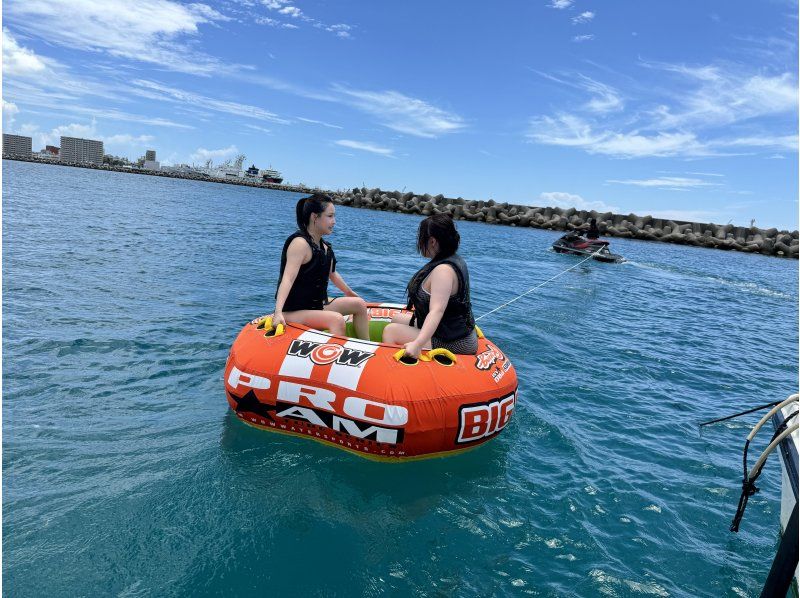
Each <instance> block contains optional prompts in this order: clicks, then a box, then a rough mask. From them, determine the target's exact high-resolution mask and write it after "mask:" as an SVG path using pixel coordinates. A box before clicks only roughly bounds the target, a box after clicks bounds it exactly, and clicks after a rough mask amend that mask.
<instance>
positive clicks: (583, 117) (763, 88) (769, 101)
mask: <svg viewBox="0 0 800 598" xmlns="http://www.w3.org/2000/svg"><path fill="white" fill-rule="evenodd" d="M645 66H647V67H648V68H653V69H655V68H658V69H659V70H665V71H668V72H670V73H674V74H675V75H676V76H677V78H678V79H679V84H675V85H673V86H671V87H670V88H668V89H670V91H667V92H665V91H663V88H660V89H655V90H653V91H654V92H655V93H661V94H662V96H661V97H658V98H657V100H661V103H660V104H657V105H655V107H653V106H647V105H646V104H644V102H645V101H647V100H644V101H643V100H639V105H638V106H637V105H635V104H634V106H633V107H629V106H625V104H626V100H627V101H628V102H630V101H631V100H630V97H634V98H635V97H636V95H638V96H640V97H641V96H643V95H644V96H646V95H647V91H640V92H639V93H638V94H634V95H632V96H630V97H629V98H626V99H623V96H622V94H620V93H619V92H618V91H617V90H616V89H614V88H613V87H611V86H608V85H606V84H604V83H601V82H599V81H595V80H594V79H591V78H589V77H586V76H584V75H577V76H576V75H574V74H573V75H570V76H564V77H563V78H559V77H555V76H553V75H549V74H545V73H539V74H540V75H541V76H543V77H546V78H547V79H550V80H551V81H554V82H556V83H559V84H561V85H564V86H566V87H572V88H575V89H580V90H582V91H585V92H588V94H590V97H589V99H588V101H587V100H586V99H584V100H583V103H582V104H578V103H576V107H575V109H574V111H573V112H571V113H570V112H559V113H555V114H552V115H544V116H536V117H533V118H532V119H531V120H530V127H529V129H528V131H527V134H526V136H527V137H528V139H530V140H532V141H535V142H538V143H544V144H547V145H560V146H567V147H578V148H581V149H583V150H585V151H587V152H589V153H594V154H604V155H610V156H615V157H622V158H637V157H667V156H682V157H701V156H725V155H728V156H730V155H742V154H744V153H747V150H751V151H764V150H766V149H771V150H773V151H774V150H778V151H783V150H787V151H796V150H797V147H798V139H797V135H796V134H786V133H787V131H791V130H792V129H796V121H794V123H793V122H790V121H789V120H787V119H788V118H789V117H790V116H791V115H792V114H794V113H795V112H796V105H797V97H798V91H797V84H796V79H795V77H794V76H793V75H791V74H789V73H784V74H781V75H775V76H768V75H763V74H760V75H755V76H753V75H746V74H742V73H737V72H736V71H735V69H733V68H732V67H728V68H727V69H722V68H720V67H716V66H713V65H711V66H697V67H687V66H684V65H671V64H645ZM687 86H688V89H686V88H687ZM673 90H674V91H673ZM664 95H666V96H671V97H666V98H665V97H664ZM664 99H667V100H668V101H669V102H670V104H671V105H670V104H667V103H664V102H663V100H664ZM622 108H626V110H625V112H624V113H622V112H621V111H622ZM615 113H618V114H615ZM780 116H784V117H785V120H786V122H785V123H780V122H779V121H777V120H776V118H777V117H780ZM762 117H771V120H765V118H762ZM758 118H761V121H760V122H752V121H755V119H758ZM745 121H750V122H747V123H746V125H745ZM734 125H738V126H734ZM722 127H726V129H725V130H723V129H722ZM770 129H773V130H774V131H775V132H772V131H771V130H770ZM723 135H724V136H723ZM673 188H677V187H673Z"/></svg>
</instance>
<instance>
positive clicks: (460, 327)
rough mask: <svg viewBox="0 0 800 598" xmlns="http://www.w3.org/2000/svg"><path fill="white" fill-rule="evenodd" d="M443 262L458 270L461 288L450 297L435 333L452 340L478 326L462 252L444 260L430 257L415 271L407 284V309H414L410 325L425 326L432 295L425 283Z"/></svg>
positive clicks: (462, 336)
mask: <svg viewBox="0 0 800 598" xmlns="http://www.w3.org/2000/svg"><path fill="white" fill-rule="evenodd" d="M441 264H449V265H450V266H451V267H452V268H453V270H455V272H456V277H457V278H458V290H457V291H456V294H455V295H451V296H450V298H449V299H448V301H447V306H446V307H445V309H444V314H443V315H442V320H441V322H439V326H438V327H437V328H436V331H435V332H434V333H433V336H435V337H436V338H438V339H441V340H443V341H448V342H449V341H454V340H458V339H460V338H464V337H465V336H467V335H468V334H470V333H471V332H472V330H473V329H474V328H475V318H474V317H473V315H472V302H471V301H470V297H469V272H468V271H467V264H466V263H465V262H464V259H463V258H462V257H461V256H460V255H458V254H457V253H456V254H453V255H451V256H450V257H448V258H445V259H443V260H431V261H430V262H428V263H427V264H425V265H424V266H423V267H422V268H421V269H420V270H419V271H418V272H417V273H416V274H414V276H413V278H412V279H411V282H409V283H408V289H407V290H408V305H407V309H410V308H412V307H413V308H414V316H413V317H412V318H411V325H412V326H416V327H417V328H422V325H423V324H424V323H425V318H427V317H428V313H429V312H430V307H431V296H430V294H428V293H426V292H425V291H423V290H422V283H423V282H424V280H425V279H426V278H427V277H428V275H429V274H430V273H431V272H433V269H434V268H436V266H440V265H441Z"/></svg>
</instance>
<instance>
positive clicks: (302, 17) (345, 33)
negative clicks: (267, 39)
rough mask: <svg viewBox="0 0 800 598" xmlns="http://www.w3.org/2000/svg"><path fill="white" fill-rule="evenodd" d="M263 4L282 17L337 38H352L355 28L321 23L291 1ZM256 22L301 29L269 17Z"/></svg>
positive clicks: (273, 0) (271, 1) (257, 19)
mask: <svg viewBox="0 0 800 598" xmlns="http://www.w3.org/2000/svg"><path fill="white" fill-rule="evenodd" d="M261 4H263V5H264V6H265V7H266V8H267V9H268V10H271V11H274V12H276V13H277V14H279V15H282V16H284V17H289V18H291V19H295V20H297V21H301V22H303V23H309V24H311V25H312V26H313V27H315V28H316V29H321V30H323V31H328V32H329V33H333V34H334V35H336V36H337V37H342V38H350V37H352V36H351V34H350V31H351V30H352V29H353V27H352V26H351V25H347V24H345V23H337V24H335V25H327V24H325V23H323V22H322V21H319V20H317V19H315V18H313V17H310V16H308V15H307V14H305V13H304V12H303V11H302V10H300V9H299V8H298V7H297V6H294V4H292V3H291V2H290V0H261ZM256 22H257V23H259V24H260V25H270V26H272V27H282V28H284V29H299V27H298V26H297V25H294V24H292V23H285V22H283V21H278V20H276V19H271V18H269V17H257V18H256Z"/></svg>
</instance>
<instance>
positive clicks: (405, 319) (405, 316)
mask: <svg viewBox="0 0 800 598" xmlns="http://www.w3.org/2000/svg"><path fill="white" fill-rule="evenodd" d="M412 315H413V314H410V313H400V314H395V315H394V316H393V317H392V324H405V325H406V326H410V325H411V316H412Z"/></svg>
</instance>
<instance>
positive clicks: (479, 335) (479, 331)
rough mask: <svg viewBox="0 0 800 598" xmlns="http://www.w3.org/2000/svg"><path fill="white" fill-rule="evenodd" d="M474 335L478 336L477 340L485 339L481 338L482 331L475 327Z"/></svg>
mask: <svg viewBox="0 0 800 598" xmlns="http://www.w3.org/2000/svg"><path fill="white" fill-rule="evenodd" d="M475 334H477V335H478V338H486V337H485V336H483V330H481V329H480V328H478V327H477V326H475Z"/></svg>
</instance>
